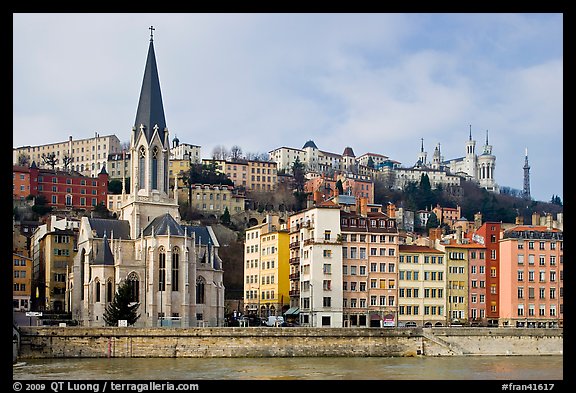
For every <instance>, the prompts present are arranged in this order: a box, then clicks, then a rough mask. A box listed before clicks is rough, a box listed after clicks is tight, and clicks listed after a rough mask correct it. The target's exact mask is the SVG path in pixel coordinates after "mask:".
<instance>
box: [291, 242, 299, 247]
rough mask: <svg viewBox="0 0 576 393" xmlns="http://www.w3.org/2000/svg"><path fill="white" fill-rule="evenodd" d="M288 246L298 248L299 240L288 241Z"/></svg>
mask: <svg viewBox="0 0 576 393" xmlns="http://www.w3.org/2000/svg"><path fill="white" fill-rule="evenodd" d="M289 247H290V248H299V247H300V242H299V241H295V242H292V243H290V246H289Z"/></svg>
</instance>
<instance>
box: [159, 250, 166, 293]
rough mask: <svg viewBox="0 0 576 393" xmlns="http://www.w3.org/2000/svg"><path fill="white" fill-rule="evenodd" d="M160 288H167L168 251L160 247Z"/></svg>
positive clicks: (163, 289) (161, 289)
mask: <svg viewBox="0 0 576 393" xmlns="http://www.w3.org/2000/svg"><path fill="white" fill-rule="evenodd" d="M158 268H159V270H158V290H159V291H165V290H166V251H165V250H164V247H160V250H159V254H158Z"/></svg>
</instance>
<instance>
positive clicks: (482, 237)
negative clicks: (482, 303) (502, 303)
mask: <svg viewBox="0 0 576 393" xmlns="http://www.w3.org/2000/svg"><path fill="white" fill-rule="evenodd" d="M501 226H502V224H501V223H500V222H485V223H483V224H482V226H481V227H480V228H478V229H477V230H476V232H474V234H472V240H473V241H474V242H476V243H479V244H481V245H484V246H485V247H486V320H487V322H488V325H494V326H498V319H499V318H500V307H499V293H500V288H499V287H500V283H499V280H500V279H499V277H500V244H499V242H500V231H501Z"/></svg>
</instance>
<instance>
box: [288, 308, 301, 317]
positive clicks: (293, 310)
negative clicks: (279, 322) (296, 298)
mask: <svg viewBox="0 0 576 393" xmlns="http://www.w3.org/2000/svg"><path fill="white" fill-rule="evenodd" d="M299 313H300V307H291V308H289V309H288V310H286V312H285V313H284V315H297V314H299Z"/></svg>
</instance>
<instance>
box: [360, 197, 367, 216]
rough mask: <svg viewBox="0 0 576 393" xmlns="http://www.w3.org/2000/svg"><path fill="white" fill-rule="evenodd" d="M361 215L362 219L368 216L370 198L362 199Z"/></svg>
mask: <svg viewBox="0 0 576 393" xmlns="http://www.w3.org/2000/svg"><path fill="white" fill-rule="evenodd" d="M360 215H361V216H362V217H366V216H368V198H366V197H360Z"/></svg>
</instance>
